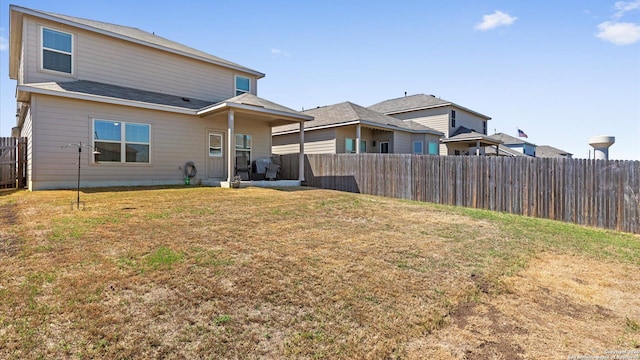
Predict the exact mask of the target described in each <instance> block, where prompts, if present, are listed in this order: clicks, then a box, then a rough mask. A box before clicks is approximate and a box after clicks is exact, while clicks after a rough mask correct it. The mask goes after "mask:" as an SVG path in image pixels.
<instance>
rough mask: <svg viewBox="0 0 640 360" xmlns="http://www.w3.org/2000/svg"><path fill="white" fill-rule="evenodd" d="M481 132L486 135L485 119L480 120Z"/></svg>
mask: <svg viewBox="0 0 640 360" xmlns="http://www.w3.org/2000/svg"><path fill="white" fill-rule="evenodd" d="M482 133H483V134H485V135H487V122H486V121H483V122H482Z"/></svg>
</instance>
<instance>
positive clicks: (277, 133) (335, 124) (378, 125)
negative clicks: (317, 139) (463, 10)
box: [272, 120, 444, 136]
mask: <svg viewBox="0 0 640 360" xmlns="http://www.w3.org/2000/svg"><path fill="white" fill-rule="evenodd" d="M358 124H361V125H366V126H369V127H376V128H383V129H386V130H392V131H405V132H409V133H412V134H433V135H437V136H444V133H442V132H440V131H437V130H427V129H424V130H415V129H403V128H400V127H397V126H393V125H384V124H379V123H376V122H370V121H366V120H351V121H347V122H340V123H333V124H324V125H319V126H313V127H305V128H304V131H313V130H322V129H330V128H336V127H341V126H350V125H358ZM297 132H300V129H290V130H284V131H277V132H274V133H273V134H272V135H286V134H294V133H297Z"/></svg>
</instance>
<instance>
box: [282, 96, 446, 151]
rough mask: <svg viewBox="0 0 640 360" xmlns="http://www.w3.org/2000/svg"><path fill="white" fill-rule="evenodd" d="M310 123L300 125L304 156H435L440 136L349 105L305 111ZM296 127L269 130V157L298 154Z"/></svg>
mask: <svg viewBox="0 0 640 360" xmlns="http://www.w3.org/2000/svg"><path fill="white" fill-rule="evenodd" d="M303 113H304V114H305V115H309V116H312V117H313V118H314V120H313V121H307V122H305V123H304V133H305V134H304V141H305V144H304V149H305V152H306V153H307V154H312V153H316V154H318V153H326V154H341V153H394V154H433V155H438V146H439V139H440V137H441V136H442V135H443V134H442V132H440V131H437V130H434V129H432V128H429V127H427V126H424V125H420V124H417V123H414V122H411V121H401V120H398V119H396V118H393V117H390V116H386V115H383V114H381V113H379V112H377V111H373V110H370V109H367V108H365V107H362V106H360V105H357V104H353V103H350V102H343V103H339V104H335V105H330V106H322V107H318V108H315V109H310V110H306V111H304V112H303ZM299 133H300V128H299V126H297V125H295V124H293V125H285V126H278V127H274V128H273V132H272V134H273V153H274V154H289V153H296V152H298V145H297V144H298V138H299Z"/></svg>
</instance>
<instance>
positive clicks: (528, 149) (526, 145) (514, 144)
mask: <svg viewBox="0 0 640 360" xmlns="http://www.w3.org/2000/svg"><path fill="white" fill-rule="evenodd" d="M489 137H491V138H492V139H496V140H499V141H501V142H502V144H503V146H504V147H507V148H509V149H511V150H513V151H515V152H519V153H521V154H523V155H527V156H533V157H535V156H536V148H537V146H536V144H534V143H532V142H529V141H525V140H522V138H520V137H515V136H511V135H508V134H505V133H495V134H493V135H490V136H489Z"/></svg>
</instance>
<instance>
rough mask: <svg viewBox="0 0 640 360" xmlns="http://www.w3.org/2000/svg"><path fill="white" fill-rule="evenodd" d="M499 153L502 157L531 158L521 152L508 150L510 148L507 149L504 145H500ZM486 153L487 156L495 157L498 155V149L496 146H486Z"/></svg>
mask: <svg viewBox="0 0 640 360" xmlns="http://www.w3.org/2000/svg"><path fill="white" fill-rule="evenodd" d="M498 151H499V153H498V155H501V156H519V157H522V156H525V157H530V156H529V155H526V154H524V153H521V152H520V151H516V150H513V149H511V148H508V147H506V146H504V145H498ZM484 153H485V154H486V155H495V154H496V147H495V146H486V147H485V148H484Z"/></svg>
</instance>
